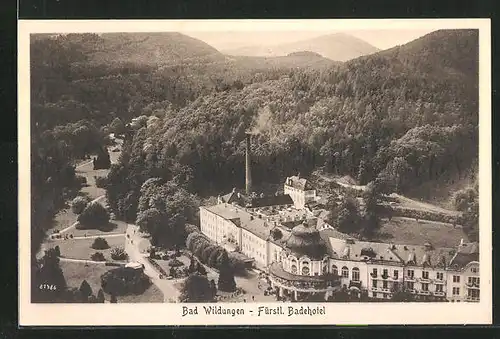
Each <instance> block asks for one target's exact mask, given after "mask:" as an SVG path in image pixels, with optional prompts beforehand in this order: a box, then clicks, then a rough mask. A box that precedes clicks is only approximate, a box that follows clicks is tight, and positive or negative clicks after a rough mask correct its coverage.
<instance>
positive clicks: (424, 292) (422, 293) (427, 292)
mask: <svg viewBox="0 0 500 339" xmlns="http://www.w3.org/2000/svg"><path fill="white" fill-rule="evenodd" d="M418 294H421V295H430V294H431V291H418Z"/></svg>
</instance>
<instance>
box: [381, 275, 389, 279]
mask: <svg viewBox="0 0 500 339" xmlns="http://www.w3.org/2000/svg"><path fill="white" fill-rule="evenodd" d="M381 277H382V279H384V280H386V279H387V278H389V275H388V274H382V275H381Z"/></svg>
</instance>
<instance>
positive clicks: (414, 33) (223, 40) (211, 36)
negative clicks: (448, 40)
mask: <svg viewBox="0 0 500 339" xmlns="http://www.w3.org/2000/svg"><path fill="white" fill-rule="evenodd" d="M432 31H433V30H432V29H430V30H429V29H427V30H422V29H420V30H415V29H413V30H401V29H397V30H396V29H392V30H391V29H386V30H372V29H371V30H358V31H351V30H350V31H342V32H343V33H346V34H350V35H352V36H355V37H357V38H359V39H362V40H364V41H366V42H368V43H370V44H372V45H373V46H375V47H377V48H379V49H387V48H391V47H394V46H397V45H402V44H405V43H407V42H410V41H412V40H415V39H417V38H419V37H421V36H423V35H425V34H428V33H430V32H432ZM338 32H340V31H288V32H283V31H281V32H278V31H275V32H236V31H234V32H213V31H212V32H201V31H200V32H183V33H184V34H186V35H189V36H191V37H193V38H197V39H200V40H202V41H204V42H206V43H208V44H209V45H211V46H213V47H215V48H216V49H218V50H220V51H224V50H229V49H235V48H240V47H245V46H269V45H275V44H278V43H279V44H282V43H288V42H295V41H300V40H307V39H310V38H314V37H317V36H321V35H327V34H334V33H338Z"/></svg>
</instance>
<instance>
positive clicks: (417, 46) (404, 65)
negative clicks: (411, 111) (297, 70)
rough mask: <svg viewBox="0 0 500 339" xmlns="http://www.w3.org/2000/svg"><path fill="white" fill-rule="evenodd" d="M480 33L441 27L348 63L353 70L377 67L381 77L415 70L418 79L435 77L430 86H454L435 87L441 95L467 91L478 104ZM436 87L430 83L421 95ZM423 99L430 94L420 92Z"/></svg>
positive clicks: (430, 91) (410, 92)
mask: <svg viewBox="0 0 500 339" xmlns="http://www.w3.org/2000/svg"><path fill="white" fill-rule="evenodd" d="M478 34H479V33H478V30H472V29H471V30H439V31H435V32H432V33H429V34H427V35H425V36H423V37H421V38H419V39H416V40H414V41H412V42H409V43H407V44H405V45H402V46H397V47H394V48H391V49H388V50H385V51H381V52H379V53H375V54H372V55H369V56H364V57H360V58H357V59H354V60H351V61H349V62H348V63H347V64H346V66H347V68H348V69H349V70H350V71H355V70H356V69H357V68H358V67H375V68H374V69H373V70H374V72H373V73H375V74H376V75H377V77H379V78H381V77H384V74H389V73H390V74H392V75H396V76H398V77H400V78H403V77H404V78H409V77H411V73H412V72H413V73H415V74H414V76H415V77H416V78H417V81H419V82H422V79H421V78H422V77H424V78H425V79H427V78H432V79H433V82H430V83H429V86H435V85H437V84H446V85H447V86H452V87H450V88H448V89H447V90H446V89H444V88H443V89H441V88H436V89H435V90H436V91H437V93H438V95H443V94H444V95H446V96H447V95H455V96H457V95H459V96H462V97H463V96H464V95H465V98H467V99H473V101H472V102H470V104H471V105H473V106H475V105H477V100H474V99H477V98H478V96H477V92H478V85H479V78H478V75H479V44H478V41H479V35H478ZM398 73H399V75H398ZM425 79H424V80H425ZM439 79H441V81H439ZM372 80H373V77H370V78H369V79H367V82H372ZM410 86H411V84H408V86H407V87H410ZM407 90H409V94H410V95H412V94H414V92H413V91H412V89H411V88H407ZM433 91H434V88H432V87H430V88H428V90H427V91H424V92H422V93H418V95H421V94H425V92H427V93H428V94H430V93H432V92H433ZM420 99H422V100H426V99H427V98H426V97H422V96H420ZM442 99H444V100H448V99H452V100H453V99H454V98H448V97H446V98H442ZM463 101H464V102H466V100H463Z"/></svg>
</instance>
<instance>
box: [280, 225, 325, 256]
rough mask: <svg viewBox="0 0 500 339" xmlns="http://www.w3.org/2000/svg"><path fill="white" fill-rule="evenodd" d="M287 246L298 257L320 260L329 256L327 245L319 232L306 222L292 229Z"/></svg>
mask: <svg viewBox="0 0 500 339" xmlns="http://www.w3.org/2000/svg"><path fill="white" fill-rule="evenodd" d="M285 246H286V247H287V248H288V249H290V251H292V252H294V253H296V254H297V256H302V255H306V256H308V257H310V258H311V259H316V260H320V259H323V258H324V256H325V255H327V250H326V244H325V243H324V241H323V239H322V238H321V236H320V234H319V231H318V230H317V229H316V227H314V226H313V225H309V224H307V223H306V222H304V223H302V224H300V225H298V226H295V227H294V228H293V229H292V234H291V235H290V237H289V238H288V240H287V241H286V245H285Z"/></svg>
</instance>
